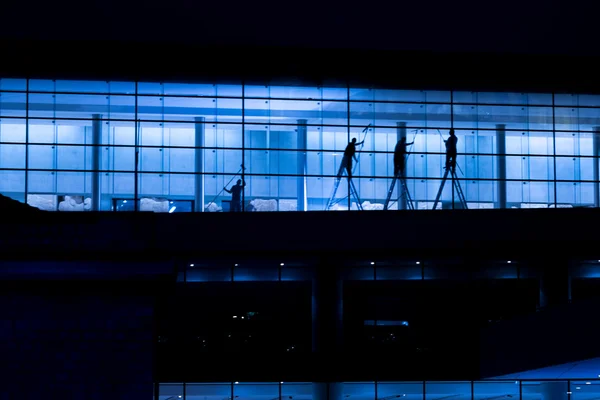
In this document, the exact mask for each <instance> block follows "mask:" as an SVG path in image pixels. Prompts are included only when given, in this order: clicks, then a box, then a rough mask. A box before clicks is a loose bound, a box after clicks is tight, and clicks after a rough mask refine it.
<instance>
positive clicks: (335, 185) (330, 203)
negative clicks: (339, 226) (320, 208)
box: [325, 160, 363, 211]
mask: <svg viewBox="0 0 600 400" xmlns="http://www.w3.org/2000/svg"><path fill="white" fill-rule="evenodd" d="M345 171H346V168H345V167H344V160H342V162H341V164H340V169H339V170H338V174H337V177H336V178H335V182H334V183H333V190H332V192H331V196H330V197H329V201H328V202H327V206H326V207H325V211H329V210H330V209H331V207H333V206H334V205H336V204H338V203H341V202H342V201H343V200H345V199H346V198H347V196H345V197H342V198H340V199H336V198H335V195H336V194H337V191H338V188H339V187H340V182H341V180H342V177H343V175H344V173H345ZM348 181H349V184H350V196H351V197H354V199H355V200H356V205H357V207H358V209H359V210H361V211H362V209H363V208H362V205H361V204H360V198H359V197H358V191H357V190H356V187H355V186H354V182H352V179H348Z"/></svg>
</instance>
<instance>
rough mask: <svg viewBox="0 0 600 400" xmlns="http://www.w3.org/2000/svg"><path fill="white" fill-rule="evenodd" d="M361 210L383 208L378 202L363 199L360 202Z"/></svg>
mask: <svg viewBox="0 0 600 400" xmlns="http://www.w3.org/2000/svg"><path fill="white" fill-rule="evenodd" d="M361 205H362V208H363V210H365V211H371V210H383V204H379V203H371V202H370V201H363V203H362V204H361Z"/></svg>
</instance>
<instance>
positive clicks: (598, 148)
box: [592, 126, 600, 207]
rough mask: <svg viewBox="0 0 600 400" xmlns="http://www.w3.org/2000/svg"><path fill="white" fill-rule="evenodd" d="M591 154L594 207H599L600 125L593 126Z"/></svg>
mask: <svg viewBox="0 0 600 400" xmlns="http://www.w3.org/2000/svg"><path fill="white" fill-rule="evenodd" d="M592 140H593V150H592V151H593V156H594V159H593V161H594V168H593V173H594V207H600V168H599V167H598V162H600V126H595V127H594V134H593V139H592Z"/></svg>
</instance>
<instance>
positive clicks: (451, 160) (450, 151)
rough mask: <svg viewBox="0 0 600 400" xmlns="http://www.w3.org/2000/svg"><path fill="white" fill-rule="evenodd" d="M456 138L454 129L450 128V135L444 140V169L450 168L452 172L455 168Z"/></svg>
mask: <svg viewBox="0 0 600 400" xmlns="http://www.w3.org/2000/svg"><path fill="white" fill-rule="evenodd" d="M457 142H458V138H457V137H456V135H455V134H454V129H450V137H449V138H448V139H446V140H444V143H446V167H445V168H446V169H448V168H450V171H451V172H452V173H453V174H454V170H455V169H456V143H457Z"/></svg>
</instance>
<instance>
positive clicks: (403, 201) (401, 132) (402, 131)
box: [396, 122, 408, 210]
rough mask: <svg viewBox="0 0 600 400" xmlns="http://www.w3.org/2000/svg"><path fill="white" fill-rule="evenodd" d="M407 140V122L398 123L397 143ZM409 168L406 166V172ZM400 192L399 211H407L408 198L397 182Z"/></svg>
mask: <svg viewBox="0 0 600 400" xmlns="http://www.w3.org/2000/svg"><path fill="white" fill-rule="evenodd" d="M402 138H404V139H406V122H396V142H398V141H399V140H400V139H402ZM406 169H407V166H405V171H406ZM396 187H397V189H396V190H397V191H398V210H406V209H407V208H408V202H407V200H408V199H407V198H406V196H402V185H400V182H396Z"/></svg>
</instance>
